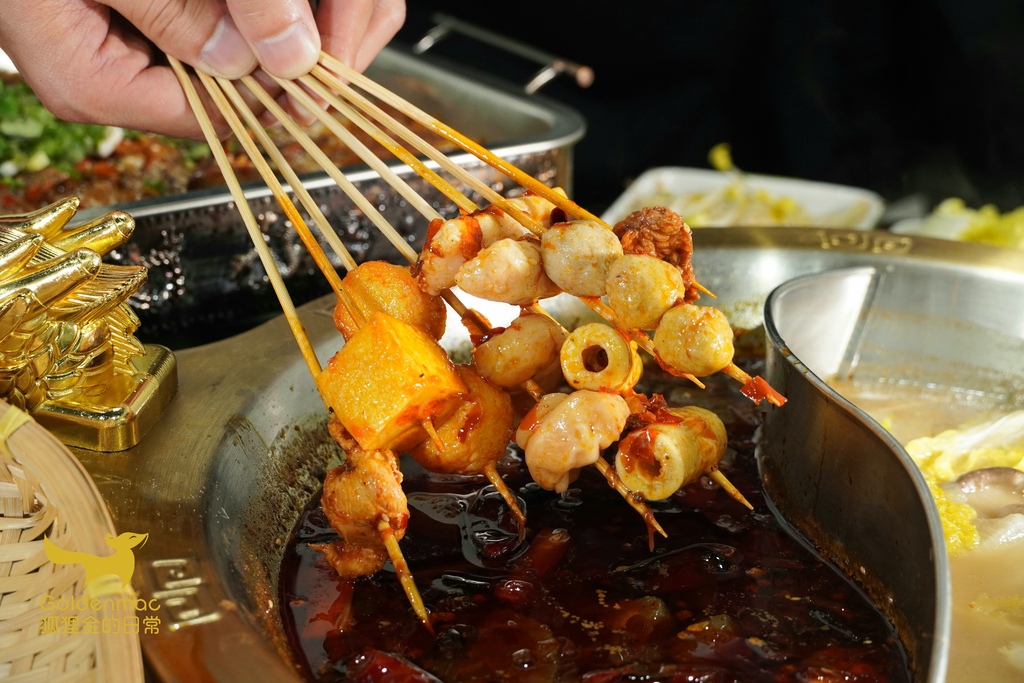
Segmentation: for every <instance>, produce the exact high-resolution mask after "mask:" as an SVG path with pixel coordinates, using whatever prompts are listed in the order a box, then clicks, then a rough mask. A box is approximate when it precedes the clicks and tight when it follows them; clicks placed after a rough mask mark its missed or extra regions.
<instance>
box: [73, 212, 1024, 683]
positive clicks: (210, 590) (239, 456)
mask: <svg viewBox="0 0 1024 683" xmlns="http://www.w3.org/2000/svg"><path fill="white" fill-rule="evenodd" d="M694 241H695V243H696V247H695V254H694V263H695V269H696V272H697V275H698V277H699V278H700V280H701V282H702V283H703V284H705V285H706V286H708V287H710V289H712V290H713V291H714V292H715V293H716V294H717V296H718V301H717V304H718V305H719V306H720V307H722V308H723V309H724V310H726V311H727V312H728V313H729V314H730V315H731V316H732V317H733V320H734V321H735V322H736V323H737V324H738V325H740V326H743V327H748V328H753V327H758V326H760V325H761V324H762V310H763V304H764V301H765V298H766V297H767V296H768V294H769V292H770V291H771V290H772V289H774V288H775V287H776V286H777V285H779V284H780V283H782V282H785V281H787V280H789V279H791V278H793V277H795V276H799V275H803V274H807V273H812V272H819V271H823V270H828V269H832V268H840V267H847V266H859V265H869V266H877V267H880V268H885V267H888V266H892V265H894V264H902V263H914V264H917V265H919V266H920V267H922V268H926V269H934V270H936V271H940V272H944V271H947V270H952V271H961V272H963V271H967V272H971V273H975V274H976V275H977V276H979V277H982V278H992V279H1006V278H1011V277H1012V278H1020V276H1021V273H1024V254H1016V253H1010V252H1006V251H1002V250H996V249H992V248H986V247H981V246H975V245H962V244H952V243H947V242H940V241H937V240H927V239H917V238H910V237H897V236H893V235H890V234H887V233H878V232H860V231H841V230H839V231H837V230H813V229H805V230H800V229H782V228H773V229H762V230H758V229H732V228H722V229H714V230H701V231H698V232H697V234H696V235H695V238H694ZM558 305H559V306H562V304H558ZM331 308H332V305H331V301H330V300H328V299H321V300H317V301H315V302H312V303H310V304H308V305H306V306H305V307H303V309H302V311H301V315H302V319H303V322H304V324H305V326H306V329H307V331H308V333H309V334H310V337H311V338H312V341H313V343H314V345H315V348H316V350H317V353H318V354H319V355H320V357H321V358H322V359H326V358H328V357H329V356H330V355H332V354H333V353H334V352H335V351H336V350H337V347H338V346H339V344H340V337H339V335H338V334H337V332H336V331H335V330H334V328H333V325H332V321H331V316H330V312H331ZM559 313H560V314H561V315H562V316H563V317H571V316H573V315H574V314H575V311H574V310H572V309H571V307H570V306H569V305H568V304H566V307H565V308H564V309H559ZM177 358H178V366H179V382H180V388H179V391H178V393H177V395H176V396H175V398H174V399H173V400H172V401H171V403H170V405H169V406H168V408H167V410H166V412H165V414H164V417H163V419H162V421H161V422H160V423H159V424H157V425H156V426H154V427H153V428H152V430H151V432H150V433H149V435H148V436H147V437H146V439H145V440H144V441H143V442H142V443H141V444H140V445H139V446H137V447H135V448H133V449H131V450H129V451H125V452H122V453H116V454H97V453H91V452H86V451H78V452H77V455H78V456H79V457H80V458H81V459H82V461H83V463H84V464H85V465H86V467H87V468H88V470H89V471H90V473H91V474H92V475H93V477H94V478H95V480H96V482H97V484H98V486H99V489H100V491H101V492H102V494H103V496H104V498H105V499H106V501H107V503H108V504H109V505H110V507H111V510H112V513H113V516H114V519H115V523H116V525H117V527H118V529H119V530H122V531H135V532H145V533H149V534H150V540H149V543H148V544H147V545H146V546H145V547H144V548H142V549H141V550H140V551H139V553H138V564H137V570H136V572H135V587H136V589H137V591H138V592H139V594H140V595H141V596H143V597H145V598H147V599H149V598H150V597H155V598H157V599H158V600H160V601H161V604H162V605H163V607H162V610H161V612H160V617H161V620H162V621H161V627H160V631H159V633H155V634H152V633H151V634H145V633H144V634H143V638H142V641H143V646H144V648H145V653H146V656H147V658H148V661H149V662H150V664H151V666H152V668H153V669H154V671H155V672H156V673H157V674H158V675H159V676H160V677H162V678H164V679H166V680H201V679H203V677H208V678H209V679H214V680H220V681H244V682H245V683H248V681H250V680H261V681H284V680H292V679H293V678H294V677H295V675H296V674H295V673H294V671H293V669H292V668H291V667H290V666H289V664H288V663H287V661H286V656H287V655H286V648H284V646H283V643H282V642H281V637H280V625H279V623H278V621H277V606H276V602H277V588H276V587H277V574H278V568H279V564H280V558H281V553H282V551H283V547H284V544H285V542H286V540H287V537H288V534H289V533H290V531H291V529H292V528H293V525H294V524H295V522H296V520H297V519H298V516H299V514H300V511H301V509H302V506H303V505H304V504H305V503H306V501H307V500H309V498H310V497H311V496H312V495H313V494H314V493H315V492H316V490H317V489H318V488H319V486H320V483H321V477H322V474H323V472H324V469H325V467H327V466H328V463H329V462H330V460H331V458H332V457H333V454H334V452H335V451H334V450H333V448H331V447H330V446H329V445H325V444H324V442H323V440H322V439H319V440H318V439H317V438H315V435H314V432H315V429H316V428H318V427H319V426H321V425H322V424H323V421H324V411H323V407H322V404H321V402H320V399H319V397H318V395H317V392H316V389H315V387H314V385H313V382H312V380H311V378H310V377H309V373H308V370H307V369H306V366H305V364H304V363H303V362H302V361H301V359H300V357H299V355H298V352H297V349H296V346H295V343H294V341H293V340H292V339H291V335H290V333H289V332H288V328H287V325H286V324H285V323H284V321H283V320H282V319H281V318H280V317H278V318H276V319H274V320H272V321H270V322H268V323H267V324H265V325H263V326H261V327H259V328H257V329H254V330H251V331H249V332H247V333H244V334H241V335H238V336H235V337H232V338H230V339H226V340H223V341H221V342H218V343H215V344H212V345H208V346H204V347H197V348H191V349H185V350H182V351H179V352H178V354H177ZM782 410H785V408H783V409H782ZM873 503H874V500H872V499H870V498H865V499H859V500H854V501H850V505H851V506H852V509H855V510H856V509H863V506H868V505H872V504H873ZM916 504H917V505H920V506H922V507H923V506H926V505H928V504H929V503H928V501H925V500H920V499H919V500H917V501H916ZM926 542H927V539H926ZM933 552H942V550H941V549H933ZM867 570H868V571H871V572H874V573H875V574H876V575H884V572H880V571H878V568H877V567H873V566H867ZM935 580H936V581H939V579H935ZM913 627H914V628H918V629H928V628H929V625H928V624H915V625H913ZM932 628H933V629H934V626H932ZM935 647H936V648H937V652H938V654H937V655H936V656H937V657H939V658H940V661H941V658H942V657H944V652H945V651H944V650H943V649H942V648H944V647H945V644H944V643H941V642H939V643H936V644H935ZM925 668H926V670H925V671H924V672H923V673H924V675H927V674H928V671H927V664H926V665H925ZM922 680H926V679H925V678H922Z"/></svg>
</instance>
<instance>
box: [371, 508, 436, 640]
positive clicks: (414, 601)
mask: <svg viewBox="0 0 1024 683" xmlns="http://www.w3.org/2000/svg"><path fill="white" fill-rule="evenodd" d="M377 532H378V533H379V534H380V538H381V540H382V541H383V542H384V547H385V548H386V549H387V551H388V557H390V558H391V564H393V565H395V574H397V575H398V581H399V583H401V584H402V590H404V591H405V597H406V598H407V599H408V600H409V604H410V605H412V610H413V611H414V612H415V613H416V616H417V617H419V618H420V621H421V622H423V625H424V626H425V627H426V628H427V630H428V631H430V634H431V635H434V626H433V624H431V623H430V612H428V611H427V606H426V605H425V604H423V597H422V596H421V595H420V591H419V589H418V588H416V582H415V581H414V580H413V578H412V571H410V570H409V564H408V563H407V562H406V561H405V555H403V554H402V549H401V548H399V547H398V539H397V538H396V537H395V530H394V529H392V528H391V522H390V520H389V519H388V516H387V515H381V520H380V522H378V523H377Z"/></svg>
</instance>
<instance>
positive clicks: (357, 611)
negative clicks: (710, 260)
mask: <svg viewBox="0 0 1024 683" xmlns="http://www.w3.org/2000/svg"><path fill="white" fill-rule="evenodd" d="M651 374H654V373H651V372H649V373H648V375H651ZM702 399H703V400H702ZM670 400H671V401H672V402H673V403H678V404H685V403H690V404H698V405H704V406H705V407H708V408H710V409H713V410H715V412H716V413H718V414H719V415H720V416H721V417H722V418H723V420H724V421H725V424H726V428H727V430H728V432H729V436H730V448H731V449H732V450H734V451H736V455H735V457H734V458H732V459H731V462H729V461H728V460H727V461H726V462H723V464H722V470H723V471H724V472H725V473H726V474H727V475H728V477H729V479H730V480H731V481H732V482H733V483H734V484H735V485H736V486H737V487H738V488H739V490H740V491H741V492H742V493H743V494H744V495H745V496H746V497H747V499H748V500H749V501H750V502H751V503H752V504H753V505H754V509H755V511H754V512H749V511H747V510H746V508H744V507H742V506H741V505H740V504H739V503H737V502H735V501H734V500H732V499H731V498H729V496H728V495H726V494H725V493H724V492H723V491H722V490H721V489H719V488H718V486H717V485H715V484H713V483H712V482H710V481H709V480H708V479H706V478H701V479H700V480H699V481H698V482H695V483H694V484H692V485H691V486H689V487H687V488H686V489H684V490H683V491H681V492H679V493H677V494H676V495H675V496H673V497H672V498H670V499H669V500H668V501H665V502H658V503H653V504H652V507H653V508H654V511H655V514H656V515H657V517H658V520H659V521H660V522H661V524H662V525H663V526H664V528H665V530H666V531H667V532H668V535H669V537H668V538H667V539H660V538H659V539H658V542H657V546H656V548H655V550H654V552H653V553H652V552H650V551H649V550H648V547H647V534H646V529H645V527H644V524H643V520H642V519H641V518H640V517H639V515H637V514H636V513H635V512H634V511H633V510H632V508H630V507H629V506H628V505H627V504H626V503H625V502H624V501H623V500H622V499H621V498H620V497H619V496H618V494H616V493H615V492H614V491H613V490H611V489H610V488H609V487H608V486H607V485H606V483H605V482H604V479H603V478H602V477H601V476H600V474H599V473H598V472H597V471H596V470H595V468H586V469H585V470H584V471H583V473H582V475H581V476H580V478H579V479H578V480H577V481H576V482H575V484H574V486H573V488H572V489H570V491H569V492H567V493H566V494H564V495H561V496H560V495H557V494H554V493H551V492H548V491H543V490H541V489H540V488H539V487H537V486H536V485H535V484H532V483H530V481H529V477H528V475H527V473H526V472H525V470H524V467H523V465H522V462H521V459H520V458H519V457H517V456H510V457H508V458H506V459H505V460H503V461H502V462H501V464H500V466H499V471H500V472H501V474H502V476H503V477H504V479H505V480H506V482H507V483H508V484H509V486H510V487H511V489H512V490H513V491H515V492H517V493H518V495H519V496H520V498H521V499H522V500H523V502H524V503H525V505H524V508H523V509H524V511H525V512H526V515H527V519H528V529H527V534H526V540H525V542H524V543H522V544H520V543H519V542H518V539H517V536H516V529H515V526H514V523H513V522H512V520H511V517H510V515H509V514H508V512H507V508H506V507H505V506H504V503H503V501H502V500H501V498H500V497H499V496H498V495H497V493H495V492H493V491H485V492H484V493H482V494H481V493H479V489H480V483H479V481H478V480H477V479H467V480H461V479H458V478H453V477H450V476H437V475H431V474H429V473H426V472H424V471H423V470H422V469H419V468H418V466H415V464H414V463H411V462H408V459H407V465H408V466H409V467H408V469H407V470H406V473H405V474H406V477H405V482H404V489H405V491H406V492H407V494H408V495H409V499H410V510H411V513H412V514H411V518H410V522H409V527H408V530H407V533H406V536H405V538H404V539H403V541H402V548H403V551H404V552H405V556H406V558H407V559H408V561H409V566H410V567H411V569H412V572H413V575H414V576H415V579H416V583H417V585H418V586H419V588H420V592H421V593H422V596H423V599H424V601H425V603H426V605H427V607H428V608H429V609H430V611H431V618H432V621H433V625H434V628H435V630H436V632H437V636H436V638H435V637H431V636H430V634H429V633H427V631H426V630H425V629H424V628H423V627H422V626H421V625H420V624H419V623H418V621H417V619H416V617H415V615H414V614H413V612H412V610H411V609H410V608H409V605H408V603H407V601H406V599H405V595H404V594H403V592H402V590H401V587H400V586H399V584H398V581H397V580H396V579H395V576H394V574H393V573H392V572H390V567H389V568H388V570H385V571H382V572H379V573H378V574H377V575H375V576H372V577H368V578H364V579H360V580H358V581H356V582H355V583H354V586H353V589H352V592H351V595H350V596H347V595H345V594H344V590H345V587H346V586H345V584H343V583H342V582H339V581H338V579H337V577H336V576H335V575H334V574H333V572H332V570H331V569H330V568H329V566H327V564H326V563H325V562H324V561H323V559H322V558H320V557H319V556H318V554H317V553H316V552H315V551H313V550H311V549H310V548H309V544H310V543H315V542H322V541H324V540H327V539H333V538H336V535H335V534H334V533H333V532H332V531H331V530H330V528H329V525H328V524H327V521H326V519H325V517H324V515H323V512H322V511H321V510H320V507H319V505H318V501H316V500H315V501H313V502H312V503H311V504H310V506H309V508H308V509H307V511H306V513H305V514H304V515H303V517H302V520H301V522H300V524H299V526H298V528H297V529H296V532H295V534H294V535H293V537H292V538H291V540H290V541H289V544H288V547H287V551H286V556H285V561H284V565H283V566H282V570H281V584H280V590H281V594H280V597H281V602H280V604H281V605H282V613H281V614H282V618H283V621H284V624H285V628H286V631H287V633H288V637H289V640H290V643H291V645H292V648H293V650H294V652H295V653H296V659H298V660H299V661H301V662H302V664H303V666H304V667H305V673H306V675H307V676H308V677H309V678H311V679H313V680H318V681H342V680H344V681H356V682H359V681H374V680H384V679H381V678H379V676H378V677H376V678H375V677H374V676H376V675H378V674H379V671H378V670H377V669H374V671H376V672H377V673H375V674H374V675H369V674H366V673H365V669H366V667H365V663H366V661H367V658H370V659H371V660H373V661H376V660H379V659H381V657H379V656H376V655H374V653H390V654H392V655H398V656H400V657H401V658H403V659H402V660H399V661H400V662H405V663H407V664H408V666H407V667H406V666H403V667H402V670H401V672H396V674H397V673H401V675H402V676H403V677H405V676H407V678H405V680H432V679H430V678H428V677H426V676H434V677H436V678H437V679H440V680H442V681H449V682H455V681H470V682H473V681H506V680H507V681H524V682H530V683H533V682H535V681H545V682H548V681H550V682H562V681H566V682H570V681H571V682H576V681H585V682H586V683H618V682H626V681H664V682H673V681H705V682H709V683H710V682H712V681H714V682H730V681H743V682H754V683H757V682H761V681H812V680H815V681H826V680H827V681H853V682H856V683H865V682H868V681H872V682H873V681H879V682H881V681H892V682H896V683H906V682H908V681H909V680H910V675H909V673H908V667H907V662H906V657H905V653H904V652H903V650H902V648H901V647H900V645H899V643H898V642H897V641H896V640H895V637H894V635H893V631H892V628H891V627H890V625H889V624H888V623H887V622H886V621H885V620H884V619H883V618H882V616H881V615H880V614H879V613H878V612H877V611H876V610H875V608H874V607H873V606H872V605H871V604H870V603H869V602H868V601H867V600H866V598H865V597H864V596H863V594H862V593H861V592H860V591H859V590H858V589H857V588H856V587H855V586H854V585H853V584H851V583H850V582H849V581H848V580H847V579H846V578H845V577H843V576H841V575H840V574H839V573H838V572H837V571H836V570H835V569H834V568H832V567H831V566H829V565H827V564H826V563H824V562H823V561H822V560H821V559H820V558H819V557H817V556H815V555H814V554H812V553H811V552H810V551H809V550H808V549H807V548H806V546H804V545H803V544H802V543H800V542H799V541H797V540H796V539H794V538H793V537H792V536H791V535H790V533H789V532H788V531H787V530H786V528H784V526H783V525H782V524H781V523H780V522H779V520H778V519H776V518H775V517H774V516H773V514H772V513H771V512H770V510H769V508H768V506H767V505H766V503H765V500H764V495H763V492H762V489H761V486H760V481H759V478H758V474H757V465H756V462H755V458H754V453H753V449H754V446H753V433H754V429H755V428H756V426H757V415H758V413H757V412H756V409H754V408H753V404H752V403H751V402H750V401H749V400H748V399H747V398H745V397H743V396H742V395H741V394H740V393H739V391H738V390H737V388H736V386H735V382H733V381H732V380H729V379H728V378H724V381H721V382H719V381H715V380H714V378H712V380H711V381H709V390H708V391H701V390H699V389H695V388H694V389H678V388H677V389H676V390H675V393H674V394H672V395H671V399H670ZM339 596H340V597H339ZM367 653H369V654H367ZM361 665H362V666H361ZM371 668H372V667H371ZM388 680H390V679H388ZM395 680H397V679H395Z"/></svg>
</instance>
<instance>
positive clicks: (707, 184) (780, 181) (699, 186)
mask: <svg viewBox="0 0 1024 683" xmlns="http://www.w3.org/2000/svg"><path fill="white" fill-rule="evenodd" d="M735 180H736V178H735V176H733V175H730V174H728V173H723V172H721V171H713V170H708V169H701V168H684V167H672V166H665V167H657V168H651V169H648V170H647V171H645V172H644V173H643V174H641V175H640V177H639V178H637V179H636V180H635V181H634V182H633V183H632V184H631V185H630V186H629V187H628V188H627V189H626V191H625V192H624V193H623V194H622V195H620V196H619V197H618V198H617V199H616V200H615V201H614V202H613V203H612V205H611V206H610V207H608V210H607V211H606V212H605V213H604V214H603V216H602V218H603V219H604V220H605V221H607V222H609V223H615V222H617V221H620V220H622V218H624V217H625V216H626V215H628V214H629V213H630V212H631V211H635V210H636V209H638V208H641V207H643V206H649V205H651V204H652V198H654V197H656V196H663V195H670V196H672V197H684V196H686V195H690V194H693V193H695V192H700V193H707V192H713V191H715V190H719V189H722V188H724V187H727V186H728V185H729V184H730V183H733V182H735ZM743 183H744V186H745V187H748V188H750V189H752V190H764V191H765V192H767V193H768V194H769V195H770V196H771V197H772V198H774V199H778V198H781V197H790V198H792V199H794V200H795V201H797V202H798V203H799V204H800V205H801V206H802V207H803V209H804V211H805V212H806V213H808V214H809V215H810V216H811V218H812V220H813V222H814V227H845V228H854V229H858V230H871V229H873V228H874V227H875V226H876V225H877V223H878V219H879V218H880V217H881V216H882V212H883V210H884V208H885V204H884V202H883V200H882V198H881V197H880V196H879V195H877V194H875V193H874V192H871V191H869V190H864V189H861V188H857V187H849V186H846V185H834V184H831V183H821V182H815V181H809V180H799V179H796V178H782V177H778V176H766V175H756V174H744V175H743ZM657 203H662V204H665V202H664V201H661V202H657ZM669 208H673V207H672V206H671V204H669ZM685 217H686V216H685V215H684V218H685ZM715 227H745V226H732V225H730V226H725V225H722V226H717V225H716V226H715Z"/></svg>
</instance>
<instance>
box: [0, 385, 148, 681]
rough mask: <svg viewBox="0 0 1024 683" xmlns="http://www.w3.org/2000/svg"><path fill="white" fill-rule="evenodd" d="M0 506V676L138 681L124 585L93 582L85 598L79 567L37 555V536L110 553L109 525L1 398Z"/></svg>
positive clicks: (76, 479) (79, 471)
mask: <svg viewBox="0 0 1024 683" xmlns="http://www.w3.org/2000/svg"><path fill="white" fill-rule="evenodd" d="M0 506H2V507H0V679H2V680H4V681H7V682H8V683H28V682H35V681H40V682H45V683H64V682H69V681H76V682H77V681H103V682H106V681H117V682H120V681H142V680H143V666H142V654H141V649H140V646H139V635H138V632H132V631H133V629H134V624H135V623H137V621H136V619H137V617H136V615H135V599H136V596H135V593H134V591H133V590H132V588H131V586H130V584H129V585H128V586H127V587H122V586H121V582H120V580H119V579H116V578H115V580H114V581H113V582H111V581H104V580H99V579H98V580H96V581H94V582H93V583H92V584H90V585H89V587H88V588H89V591H88V592H87V590H86V588H87V586H86V571H85V568H84V567H83V565H82V564H55V563H53V562H51V561H50V560H49V559H48V558H47V555H46V552H45V550H44V542H43V538H44V536H45V537H48V538H49V539H50V540H51V541H53V542H54V543H55V544H57V545H58V546H60V547H62V548H65V549H67V550H72V551H78V552H84V553H90V554H93V555H98V556H106V555H110V554H111V549H110V547H108V546H107V544H106V542H105V536H106V535H108V534H111V535H113V534H114V524H113V521H112V520H111V518H110V514H109V513H108V511H107V508H106V505H105V504H104V502H103V500H102V498H101V497H100V494H99V491H98V490H97V489H96V485H95V484H94V483H93V481H92V479H91V478H90V477H89V475H88V473H87V472H86V471H85V469H84V468H83V467H82V465H81V464H80V463H79V462H78V460H77V459H75V457H74V456H73V455H72V454H71V453H70V452H69V451H68V450H67V449H66V448H65V447H64V446H63V445H62V444H61V443H59V442H58V441H57V440H56V439H55V438H54V437H53V436H52V435H51V434H50V433H49V432H48V431H46V430H45V429H43V428H42V427H41V426H39V424H37V423H36V422H35V421H34V420H32V418H31V417H29V416H28V415H27V414H26V413H24V412H22V411H20V410H18V409H17V408H14V407H11V406H10V405H8V404H7V403H4V402H2V401H0ZM98 587H99V590H97V588H98ZM96 599H99V600H98V603H97V600H96ZM97 606H98V607H99V609H94V608H95V607H97ZM54 619H56V620H54Z"/></svg>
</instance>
